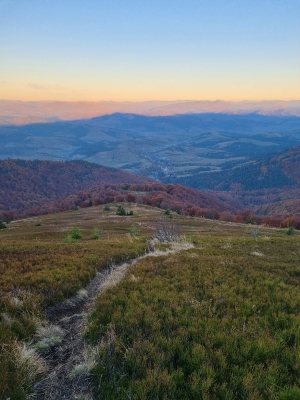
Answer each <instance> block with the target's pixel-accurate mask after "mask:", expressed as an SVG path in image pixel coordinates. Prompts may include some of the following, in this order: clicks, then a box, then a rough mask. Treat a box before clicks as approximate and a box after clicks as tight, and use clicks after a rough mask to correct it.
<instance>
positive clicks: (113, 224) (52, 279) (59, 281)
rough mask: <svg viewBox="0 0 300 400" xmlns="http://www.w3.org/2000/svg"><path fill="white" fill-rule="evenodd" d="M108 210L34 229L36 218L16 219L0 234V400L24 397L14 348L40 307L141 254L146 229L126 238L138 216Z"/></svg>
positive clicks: (51, 219)
mask: <svg viewBox="0 0 300 400" xmlns="http://www.w3.org/2000/svg"><path fill="white" fill-rule="evenodd" d="M111 208H112V211H111V212H105V211H103V210H102V208H100V207H93V208H89V209H88V210H87V209H84V210H75V211H70V212H66V213H61V214H57V215H48V216H43V217H39V219H38V221H39V223H38V224H37V219H36V218H29V219H24V220H19V221H16V222H11V223H10V224H9V225H7V229H3V230H2V231H1V233H0V274H1V279H0V293H1V295H0V321H1V322H0V346H1V353H0V371H1V379H0V399H6V398H8V397H10V398H11V399H12V400H13V399H23V398H24V399H25V398H26V393H27V392H28V391H29V390H30V382H31V378H30V376H31V375H30V374H26V373H25V371H29V369H30V367H29V365H30V363H29V361H28V362H27V361H26V363H25V364H24V363H23V364H22V365H21V364H20V363H19V360H20V356H19V350H18V349H20V347H19V345H18V343H19V342H20V341H28V340H30V338H31V336H32V335H33V334H34V333H35V332H36V330H37V329H38V328H39V326H40V320H42V319H43V318H44V317H45V309H46V307H47V306H49V305H53V304H56V303H58V302H60V301H62V300H64V299H66V298H68V297H70V296H72V295H74V294H75V293H77V292H78V291H79V290H80V289H82V288H83V287H84V286H85V285H86V284H87V283H88V282H89V281H90V280H91V279H92V278H93V277H94V276H95V274H96V272H97V271H101V270H103V269H105V268H108V267H111V266H112V265H115V264H117V263H120V262H123V261H126V260H128V259H132V258H135V257H137V256H138V255H139V254H142V253H144V252H145V249H146V248H147V243H146V238H145V230H146V231H147V232H148V231H149V228H147V227H143V226H141V227H140V226H139V230H140V231H141V232H142V234H141V235H140V236H139V237H137V236H136V237H134V240H133V238H132V237H130V239H129V237H128V236H127V233H129V232H130V229H132V228H131V226H132V224H133V223H135V222H136V221H137V219H138V215H137V216H136V217H135V216H132V217H131V218H130V221H128V218H124V219H123V217H119V216H116V215H115V213H116V209H117V207H116V206H115V205H114V206H111ZM142 220H143V218H141V221H142ZM99 232H101V235H100V233H99ZM148 235H149V234H147V236H148ZM96 238H97V240H91V239H96ZM27 367H28V368H27ZM26 376H28V379H26Z"/></svg>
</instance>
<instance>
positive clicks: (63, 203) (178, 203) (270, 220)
mask: <svg viewBox="0 0 300 400" xmlns="http://www.w3.org/2000/svg"><path fill="white" fill-rule="evenodd" d="M114 202H115V203H122V202H124V203H138V204H144V205H148V206H152V207H159V208H162V209H164V210H170V211H173V212H177V213H178V214H183V215H188V216H194V217H200V218H210V219H217V220H221V221H229V222H240V223H248V224H266V225H268V226H274V227H279V226H283V227H289V226H294V227H295V228H297V229H299V228H300V218H296V217H293V216H291V215H288V216H277V217H270V216H264V217H261V216H257V215H255V214H254V213H253V212H252V211H250V210H246V211H239V210H237V209H236V208H234V207H232V206H230V205H228V204H227V203H225V202H222V201H221V200H219V199H218V198H217V197H216V196H214V195H211V194H208V193H202V192H199V191H198V190H195V189H192V188H187V187H184V186H181V185H173V184H168V185H164V184H160V183H143V184H126V185H124V184H118V185H112V184H106V185H100V186H94V187H92V188H90V189H88V190H85V191H80V192H78V193H76V194H72V195H70V196H68V197H65V198H63V199H60V200H57V201H54V202H49V203H47V204H45V205H44V206H41V207H36V208H33V209H31V210H27V211H23V212H22V211H18V210H11V211H6V212H0V219H1V218H2V220H12V219H16V218H24V217H29V216H34V215H42V214H52V213H56V212H62V211H67V210H72V209H76V208H78V207H80V208H86V207H91V206H97V205H101V204H108V203H114Z"/></svg>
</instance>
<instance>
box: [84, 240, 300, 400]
mask: <svg viewBox="0 0 300 400" xmlns="http://www.w3.org/2000/svg"><path fill="white" fill-rule="evenodd" d="M230 237H231V239H230V244H231V246H228V247H227V246H226V247H225V248H224V246H222V244H223V243H224V238H220V236H217V234H215V235H214V236H206V237H205V236H202V237H201V244H202V245H203V247H202V248H201V249H197V248H193V250H186V251H184V252H181V253H177V254H176V257H174V256H173V255H170V256H168V255H167V256H160V257H149V258H147V259H143V260H140V261H139V262H138V263H137V264H135V265H134V266H133V267H131V269H130V270H129V273H128V274H127V276H126V277H125V278H124V279H123V280H122V281H121V282H120V283H119V284H118V285H117V286H115V287H114V288H113V289H110V288H108V289H107V291H106V292H104V293H102V294H101V295H100V296H99V298H98V300H97V303H96V309H95V311H94V312H93V313H92V315H91V316H90V319H89V326H88V329H87V333H86V336H87V338H88V339H89V340H90V341H91V342H92V343H94V344H95V346H96V347H97V349H98V350H97V352H98V355H97V357H96V361H97V363H96V365H95V367H94V368H93V374H94V377H95V380H96V385H95V387H96V388H98V389H95V397H97V396H100V395H101V397H102V396H103V397H104V398H105V399H108V400H112V399H115V398H118V399H120V400H123V399H124V400H125V399H128V398H149V399H153V398H160V399H164V398H166V399H167V398H172V399H178V400H179V399H180V400H181V399H182V400H188V399H195V400H196V399H212V400H217V399H237V398H238V399H250V400H256V399H260V398H261V399H275V398H278V399H289V398H291V399H298V398H300V389H299V374H300V366H299V359H298V355H297V354H298V353H297V352H298V347H299V343H300V335H299V325H300V316H299V315H300V314H299V304H300V296H299V291H298V285H299V282H298V279H297V277H299V273H300V269H299V248H298V247H299V244H298V243H297V241H296V240H293V239H292V240H291V239H290V238H283V237H281V238H280V237H275V238H274V237H272V238H270V240H268V241H261V242H260V244H259V249H258V244H257V243H255V242H254V243H253V239H251V238H249V237H248V238H243V237H238V235H236V236H234V235H231V236H230ZM220 244H221V246H220ZM283 249H284V251H285V255H286V256H285V257H284V258H283V257H282V251H283ZM258 250H259V251H258ZM254 252H257V254H258V253H259V254H263V255H264V256H263V257H261V256H260V257H251V256H249V255H250V254H251V253H252V254H253V253H254ZM190 254H191V255H192V256H191V257H190ZM133 273H134V275H135V276H138V277H139V280H138V284H137V283H136V280H135V279H132V275H133Z"/></svg>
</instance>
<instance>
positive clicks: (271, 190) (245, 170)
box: [172, 146, 300, 216]
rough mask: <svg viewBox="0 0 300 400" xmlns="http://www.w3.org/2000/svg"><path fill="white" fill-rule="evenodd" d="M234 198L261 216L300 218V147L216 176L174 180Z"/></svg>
mask: <svg viewBox="0 0 300 400" xmlns="http://www.w3.org/2000/svg"><path fill="white" fill-rule="evenodd" d="M172 181H175V182H177V183H179V184H183V185H187V186H191V187H194V188H197V189H199V190H209V191H213V192H214V193H217V194H218V195H219V196H221V198H223V199H224V200H225V199H226V198H227V199H228V200H229V198H231V199H235V200H236V201H238V202H239V203H240V204H243V206H244V207H250V208H252V209H254V211H255V212H256V213H257V214H259V215H277V216H283V215H286V216H287V215H288V214H292V215H297V216H299V215H300V210H299V198H300V147H299V146H296V147H293V148H291V149H289V150H287V151H283V152H280V153H278V154H276V155H272V156H269V157H266V158H263V159H261V160H255V161H252V162H249V163H248V164H246V165H243V166H240V167H235V168H229V169H227V170H224V171H220V172H216V173H206V174H195V175H194V176H191V177H186V178H178V179H172Z"/></svg>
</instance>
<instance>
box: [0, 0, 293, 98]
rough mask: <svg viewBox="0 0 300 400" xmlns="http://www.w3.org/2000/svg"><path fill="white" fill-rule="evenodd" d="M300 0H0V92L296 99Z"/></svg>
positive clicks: (54, 95) (19, 95)
mask: <svg viewBox="0 0 300 400" xmlns="http://www.w3.org/2000/svg"><path fill="white" fill-rule="evenodd" d="M299 21H300V0H299V1H298V0H291V1H290V0H282V1H278V0H272V1H271V0H232V1H231V0H223V1H221V0H210V1H201V0H199V1H194V0H192V1H188V0H186V1H181V0H180V1H176V0H173V1H169V0H165V1H164V0H161V1H153V0H149V1H143V0H140V1H137V0H127V1H125V0H123V1H121V0H110V1H102V0H98V1H96V0H59V1H58V0H39V1H36V0H0V48H1V52H0V59H1V62H0V98H2V99H20V100H54V99H57V100H92V101H94V100H128V101H132V100H134V101H140V100H216V99H224V100H262V99H267V100H269V99H270V100H272V99H279V100H281V99H283V100H292V99H296V100H299V99H300V24H299Z"/></svg>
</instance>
